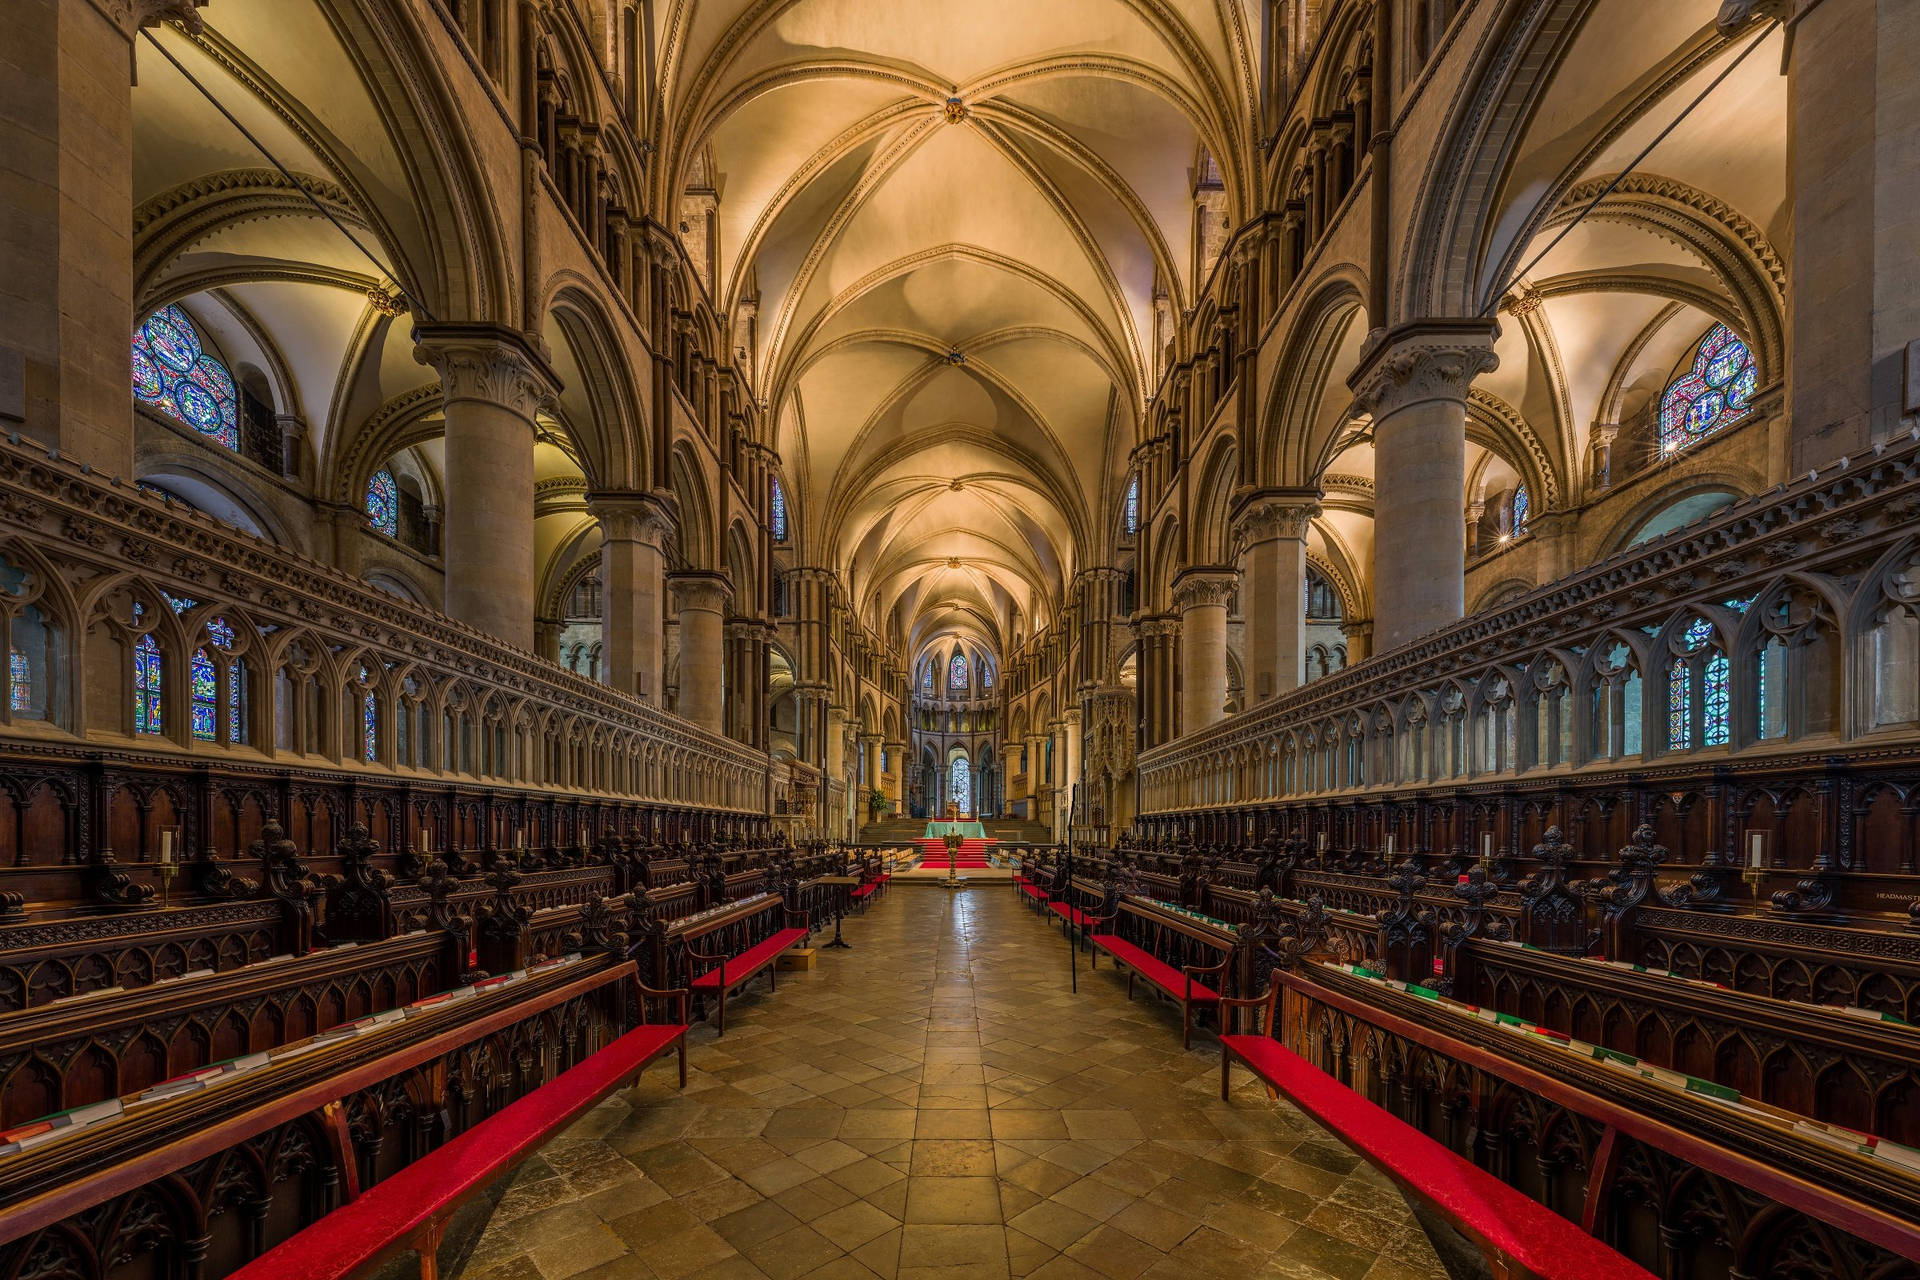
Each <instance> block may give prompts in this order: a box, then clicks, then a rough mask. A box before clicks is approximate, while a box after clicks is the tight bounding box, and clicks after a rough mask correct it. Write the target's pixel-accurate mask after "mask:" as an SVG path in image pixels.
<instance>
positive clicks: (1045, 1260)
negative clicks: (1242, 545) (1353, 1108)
mask: <svg viewBox="0 0 1920 1280" xmlns="http://www.w3.org/2000/svg"><path fill="white" fill-rule="evenodd" d="M846 936H847V940H848V941H849V942H851V943H852V944H853V946H854V950H852V951H822V952H820V953H819V963H818V966H817V967H816V968H815V969H813V970H812V971H810V972H799V973H789V974H782V975H781V976H780V986H779V990H778V991H777V992H776V993H775V994H774V995H773V996H772V997H770V998H769V997H768V996H767V995H766V994H765V988H764V985H759V984H757V985H756V987H755V989H754V992H755V993H754V994H753V995H752V996H751V997H748V998H745V999H742V1000H740V1001H739V1002H738V1003H734V1002H731V1001H730V1002H729V1004H728V1009H727V1015H728V1017H727V1034H726V1036H725V1037H724V1038H719V1037H716V1036H715V1035H714V1033H713V1031H712V1029H711V1028H708V1027H699V1028H696V1029H695V1030H694V1032H693V1033H692V1037H691V1046H692V1047H691V1054H690V1056H691V1066H692V1074H691V1076H690V1077H689V1080H688V1083H687V1088H686V1090H685V1092H681V1091H679V1090H677V1089H675V1088H674V1073H673V1071H672V1069H671V1067H670V1066H669V1065H666V1064H662V1065H658V1066H656V1067H654V1068H653V1069H652V1070H650V1071H649V1072H648V1073H647V1075H646V1077H645V1078H644V1079H643V1080H642V1082H641V1084H640V1086H639V1087H638V1088H637V1089H634V1090H632V1091H630V1092H629V1093H627V1094H624V1095H622V1096H620V1097H618V1098H616V1099H613V1100H611V1101H609V1102H608V1103H606V1104H604V1105H603V1106H601V1107H599V1108H598V1109H596V1110H595V1111H594V1112H593V1113H591V1114H590V1115H589V1116H587V1117H586V1118H585V1119H583V1120H581V1121H580V1122H579V1123H578V1124H576V1125H574V1126H573V1127H572V1128H571V1129H569V1130H568V1131H567V1132H566V1133H565V1134H563V1135H562V1136H561V1137H559V1138H557V1139H556V1140H555V1141H553V1142H552V1143H550V1144H548V1146H547V1147H546V1148H545V1149H544V1150H543V1151H542V1153H541V1154H540V1156H539V1157H537V1158H535V1159H534V1160H532V1161H530V1162H529V1163H528V1164H527V1165H525V1166H523V1167H522V1168H521V1170H520V1171H519V1172H518V1173H517V1174H516V1175H515V1176H514V1179H513V1181H512V1183H511V1185H510V1186H509V1187H507V1188H506V1190H505V1193H504V1195H503V1196H502V1197H501V1199H500V1201H499V1204H498V1206H497V1207H496V1208H495V1209H494V1210H493V1213H492V1217H491V1219H490V1220H489V1221H488V1222H487V1224H486V1226H485V1229H484V1231H483V1232H481V1233H480V1234H479V1237H478V1239H477V1241H476V1242H475V1243H474V1245H473V1247H472V1248H471V1250H470V1252H469V1253H468V1255H467V1256H466V1257H465V1259H464V1260H462V1262H461V1264H460V1265H459V1267H458V1268H457V1274H458V1275H459V1276H461V1277H462V1278H463V1280H650V1278H651V1277H661V1278H663V1280H680V1278H681V1277H696V1278H698V1280H734V1278H736V1277H738V1278H744V1280H755V1278H758V1277H768V1278H770V1280H798V1278H799V1277H814V1278H818V1280H843V1278H857V1280H865V1278H866V1277H872V1276H880V1277H884V1278H886V1280H928V1278H932V1277H941V1278H943V1280H999V1278H1001V1277H1006V1278H1007V1280H1011V1278H1013V1277H1032V1278H1034V1280H1071V1278H1074V1277H1092V1278H1096V1280H1097V1278H1100V1277H1106V1278H1108V1280H1137V1278H1145V1280H1161V1278H1162V1277H1179V1278H1180V1280H1210V1278H1212V1277H1222V1278H1227V1277H1231V1278H1233V1280H1240V1278H1241V1277H1252V1276H1275V1277H1289V1278H1291V1280H1428V1278H1431V1277H1443V1276H1445V1274H1446V1272H1445V1270H1444V1269H1443V1268H1442V1267H1441V1266H1440V1264H1439V1262H1438V1260H1437V1259H1436V1257H1435V1255H1434V1253H1433V1250H1432V1247H1431V1246H1430V1245H1429V1243H1428V1242H1427V1239H1426V1237H1425V1235H1424V1234H1422V1232H1421V1231H1420V1229H1419V1227H1418V1226H1417V1225H1416V1224H1415V1223H1414V1220H1413V1217H1412V1214H1411V1213H1410V1212H1409V1210H1408V1208H1407V1206H1406V1204H1405V1202H1404V1201H1403V1200H1402V1199H1401V1197H1400V1196H1399V1195H1398V1194H1397V1193H1395V1192H1394V1190H1393V1189H1392V1188H1391V1187H1390V1186H1389V1185H1388V1184H1387V1183H1386V1182H1385V1181H1384V1180H1383V1179H1381V1178H1380V1177H1379V1176H1378V1175H1377V1174H1375V1173H1374V1172H1373V1171H1372V1170H1370V1169H1368V1168H1366V1167H1364V1166H1362V1165H1360V1163H1359V1162H1358V1161H1357V1159H1356V1158H1355V1157H1354V1156H1353V1155H1352V1153H1351V1152H1350V1151H1348V1149H1347V1148H1346V1147H1344V1146H1342V1145H1341V1144H1340V1143H1339V1142H1338V1141H1337V1140H1335V1139H1334V1138H1332V1137H1331V1136H1330V1135H1329V1134H1327V1133H1326V1132H1325V1131H1324V1130H1322V1129H1319V1128H1318V1127H1317V1126H1315V1125H1313V1124H1312V1123H1311V1122H1309V1121H1306V1120H1305V1119H1303V1118H1301V1117H1300V1116H1299V1115H1298V1114H1297V1113H1295V1112H1294V1111H1293V1110H1292V1109H1291V1108H1290V1107H1288V1106H1287V1105H1286V1104H1285V1103H1277V1102H1272V1101H1269V1100H1268V1099H1267V1097H1266V1094H1265V1091H1264V1090H1263V1089H1261V1088H1259V1087H1258V1086H1256V1085H1253V1084H1252V1083H1251V1082H1247V1081H1242V1082H1239V1087H1238V1088H1237V1089H1236V1092H1235V1096H1234V1099H1233V1101H1232V1102H1231V1103H1222V1102H1220V1101H1219V1098H1218V1096H1217V1094H1218V1088H1219V1084H1218V1081H1219V1075H1218V1073H1219V1061H1220V1059H1219V1051H1218V1049H1217V1048H1216V1047H1215V1046H1214V1044H1213V1043H1212V1040H1211V1038H1210V1037H1208V1036H1204V1035H1203V1036H1196V1037H1195V1041H1194V1046H1193V1048H1192V1049H1191V1050H1189V1051H1185V1052H1183V1051H1182V1050H1181V1048H1180V1034H1179V1033H1180V1019H1179V1012H1178V1010H1177V1009H1176V1008H1174V1007H1172V1006H1170V1005H1163V1004H1160V1003H1158V1002H1157V1001H1155V1000H1152V999H1148V998H1145V997H1144V996H1143V997H1141V998H1139V999H1136V1000H1134V1001H1132V1002H1131V1003H1130V1002H1129V1001H1128V1000H1127V998H1126V990H1125V983H1124V981H1122V980H1120V979H1118V978H1116V977H1115V976H1114V974H1113V973H1112V971H1111V970H1109V969H1107V968H1106V967H1104V966H1103V967H1102V968H1101V970H1100V971H1099V972H1097V973H1090V972H1088V971H1087V969H1086V961H1085V958H1084V956H1083V957H1081V958H1080V960H1079V962H1078V963H1079V965H1080V970H1079V975H1078V977H1079V992H1078V994H1077V995H1076V994H1074V993H1073V992H1072V990H1070V985H1071V975H1070V974H1069V972H1068V961H1069V956H1070V952H1069V950H1068V948H1067V944H1066V942H1065V941H1064V940H1063V939H1062V937H1061V935H1060V933H1059V932H1058V930H1055V929H1052V928H1051V927H1050V926H1049V925H1048V924H1046V923H1044V922H1043V921H1042V920H1041V919H1040V918H1039V917H1037V916H1036V915H1034V914H1033V913H1032V912H1031V911H1029V910H1028V909H1026V908H1025V907H1023V906H1022V905H1021V904H1020V903H1019V902H1018V901H1017V900H1016V899H1015V898H1014V896H1013V894H1012V893H1010V892H1008V891H1006V890H1005V889H999V888H976V889H970V890H964V891H959V892H953V891H949V890H944V889H934V888H924V887H901V888H895V889H894V890H893V891H891V892H890V893H888V894H887V895H885V896H883V897H882V898H881V899H880V900H879V901H878V902H877V903H876V904H875V905H874V906H873V908H872V909H871V910H870V911H869V912H868V914H867V915H865V916H864V917H860V918H858V919H854V920H850V921H848V922H847V926H846Z"/></svg>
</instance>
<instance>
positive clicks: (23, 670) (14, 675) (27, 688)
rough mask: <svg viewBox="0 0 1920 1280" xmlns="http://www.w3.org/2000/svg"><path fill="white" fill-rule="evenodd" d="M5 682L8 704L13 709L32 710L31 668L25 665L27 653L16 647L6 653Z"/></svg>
mask: <svg viewBox="0 0 1920 1280" xmlns="http://www.w3.org/2000/svg"><path fill="white" fill-rule="evenodd" d="M7 682H8V686H9V689H10V693H9V695H8V698H9V705H10V706H11V707H12V708H13V709H14V710H15V711H31V710H33V670H32V668H30V667H29V666H28V665H27V655H26V654H24V653H22V652H20V651H19V650H18V649H14V650H11V651H9V653H8V654H7Z"/></svg>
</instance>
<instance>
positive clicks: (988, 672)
mask: <svg viewBox="0 0 1920 1280" xmlns="http://www.w3.org/2000/svg"><path fill="white" fill-rule="evenodd" d="M980 687H981V688H982V689H991V688H993V668H992V667H990V666H988V665H987V664H986V663H984V662H983V663H981V664H980Z"/></svg>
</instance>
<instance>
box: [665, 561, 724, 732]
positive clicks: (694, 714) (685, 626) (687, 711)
mask: <svg viewBox="0 0 1920 1280" xmlns="http://www.w3.org/2000/svg"><path fill="white" fill-rule="evenodd" d="M667 582H668V585H669V586H671V587H672V589H673V597H674V603H675V604H676V605H677V606H678V607H679V611H680V715H681V716H682V717H683V718H685V719H687V720H691V721H693V723H695V724H697V725H699V726H700V727H701V728H703V729H706V730H708V731H710V732H713V733H719V732H721V730H722V727H723V726H722V721H721V717H722V712H723V710H724V709H725V706H726V702H725V695H726V675H725V671H724V668H725V649H724V644H723V639H722V637H723V632H722V626H723V622H724V618H725V615H726V609H727V601H728V600H729V599H730V598H732V595H733V588H732V587H730V586H728V585H727V580H726V577H725V576H724V575H722V574H718V573H708V572H706V571H704V570H696V571H693V572H689V573H676V574H673V575H672V576H670V577H669V578H668V579H667Z"/></svg>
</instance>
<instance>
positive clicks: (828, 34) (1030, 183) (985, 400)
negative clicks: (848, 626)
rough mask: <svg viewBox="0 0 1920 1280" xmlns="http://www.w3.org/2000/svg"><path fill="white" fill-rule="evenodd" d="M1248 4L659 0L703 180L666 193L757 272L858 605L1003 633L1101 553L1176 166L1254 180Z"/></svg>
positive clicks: (1169, 285)
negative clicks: (707, 219)
mask: <svg viewBox="0 0 1920 1280" xmlns="http://www.w3.org/2000/svg"><path fill="white" fill-rule="evenodd" d="M1246 21H1247V17H1246V15H1245V14H1244V13H1242V12H1241V11H1240V9H1239V7H1238V5H1237V3H1233V2H1231V0H1218V2H1216V0H1058V2H1050V3H1047V4H1040V5H1036V4H1034V3H1032V2H1031V0H975V2H972V3H968V4H950V5H936V4H926V3H913V4H901V3H899V2H898V0H758V2H754V3H749V2H747V0H684V2H683V3H681V4H679V5H677V6H673V7H672V11H671V12H670V13H669V14H667V15H666V16H665V18H664V20H663V22H664V27H665V29H664V30H662V31H661V32H659V33H657V38H658V39H659V41H660V48H661V49H662V50H663V51H664V55H663V57H662V88H663V91H664V96H665V98H666V102H667V107H666V109H665V111H664V112H663V117H664V119H665V120H666V121H669V122H671V124H670V125H668V126H663V128H666V129H668V130H669V132H668V136H666V137H663V138H662V139H661V150H662V153H663V154H664V155H665V157H666V159H667V164H666V165H664V166H663V167H662V169H661V170H660V171H659V172H660V173H661V175H662V179H663V180H665V181H671V182H673V183H675V184H676V185H675V186H674V187H672V188H670V190H673V191H676V192H678V191H683V190H688V189H692V190H694V191H695V192H710V193H711V194H710V195H706V196H704V197H698V198H696V201H695V203H694V207H693V209H692V211H690V212H688V213H685V214H683V220H685V218H687V217H698V216H699V215H698V210H699V208H701V207H703V206H701V205H700V204H699V200H700V199H705V200H709V201H715V202H717V204H716V205H715V206H714V207H715V208H716V214H715V223H714V226H715V230H716V233H717V234H716V240H717V243H716V244H715V246H714V251H713V252H712V253H711V255H710V257H709V264H708V270H709V280H708V286H709V288H710V290H711V292H712V296H713V301H714V303H715V305H716V306H717V307H718V308H719V309H720V310H722V311H723V312H727V313H730V314H734V315H738V314H740V312H739V310H738V307H739V304H740V303H742V302H751V303H754V304H756V305H755V306H754V307H753V308H752V310H753V312H754V315H755V331H756V341H755V342H754V344H753V346H754V350H753V353H752V354H753V363H754V368H753V378H754V384H755V389H756V393H757V395H758V396H759V398H760V399H761V401H762V402H763V404H764V405H765V406H766V407H767V410H768V413H769V419H770V421H771V423H772V424H773V430H774V432H775V433H776V438H775V440H774V442H773V443H774V444H775V447H776V448H778V449H779V451H780V453H781V455H782V457H783V459H784V461H785V464H786V469H787V477H788V484H789V487H790V489H791V490H792V491H793V492H794V493H795V494H796V495H797V496H798V498H799V501H798V502H797V503H796V506H797V507H798V509H799V510H800V511H801V512H802V513H803V515H804V518H803V521H802V524H801V527H800V530H799V534H800V537H801V540H802V544H803V552H804V554H805V555H806V556H807V557H809V558H811V559H813V560H814V561H815V562H817V563H828V564H832V565H833V566H835V567H836V568H838V569H839V570H840V571H841V573H842V575H843V577H844V578H845V580H846V581H847V583H848V584H849V588H850V590H851V592H852V594H853V596H854V598H855V601H856V604H857V607H858V609H859V610H860V613H861V615H862V618H863V620H865V621H866V622H868V623H869V625H873V626H875V627H876V629H885V630H887V631H890V632H891V633H893V634H895V635H898V636H900V637H901V638H902V639H903V640H905V641H906V642H907V644H908V646H909V648H914V649H917V648H918V647H919V645H920V644H921V643H922V642H923V641H925V640H928V639H931V638H932V637H934V636H935V635H939V634H945V633H948V632H957V633H962V634H971V635H973V636H975V637H976V638H978V639H982V640H984V641H985V642H986V643H988V644H990V645H992V646H993V647H994V648H996V649H999V650H1000V651H1002V652H1004V648H1005V646H1006V645H1007V644H1008V643H1009V642H1010V640H1011V638H1012V636H1011V634H1010V632H1011V630H1012V628H1013V627H1014V626H1016V625H1017V626H1019V627H1020V629H1021V630H1022V631H1023V632H1024V633H1025V634H1031V633H1032V632H1033V631H1034V630H1035V629H1036V628H1037V627H1038V626H1041V625H1044V624H1045V623H1046V622H1047V621H1048V620H1049V618H1048V613H1049V610H1050V609H1051V608H1052V606H1053V604H1054V602H1055V601H1057V600H1058V599H1059V598H1060V596H1061V594H1062V590H1063V588H1064V587H1065V585H1066V584H1067V582H1068V581H1069V580H1070V579H1071V577H1072V575H1073V574H1074V572H1075V571H1076V570H1077V569H1078V568H1079V567H1081V566H1082V565H1083V564H1085V563H1087V562H1089V561H1090V560H1091V559H1093V558H1094V557H1096V556H1098V555H1099V553H1100V546H1101V542H1102V539H1103V537H1104V536H1105V531H1104V527H1103V518H1104V515H1103V513H1107V512H1111V511H1112V510H1113V509H1114V494H1115V493H1116V492H1117V490H1118V487H1119V486H1120V485H1121V484H1122V483H1124V476H1125V472H1126V467H1127V455H1128V452H1129V450H1130V449H1131V448H1132V447H1133V444H1134V442H1135V438H1136V437H1135V431H1136V426H1137V423H1138V421H1139V418H1140V414H1141V412H1142V409H1143V406H1144V405H1145V403H1146V400H1147V397H1148V396H1149V395H1150V394H1151V392H1152V390H1153V382H1154V379H1155V378H1156V376H1157V374H1158V372H1159V368H1160V360H1159V358H1158V357H1157V355H1156V353H1155V352H1154V350H1153V348H1154V345H1155V342H1154V333H1155V299H1156V294H1158V295H1161V296H1162V297H1163V298H1164V301H1163V303H1162V306H1163V307H1165V308H1168V309H1170V312H1169V313H1170V314H1178V312H1179V311H1180V310H1181V309H1182V308H1184V307H1185V306H1187V305H1189V302H1190V300H1191V298H1192V297H1193V295H1194V292H1195V288H1196V282H1195V280H1194V279H1193V276H1194V272H1195V269H1196V255H1195V253H1194V245H1193V237H1194V217H1193V208H1194V189H1195V186H1196V181H1197V180H1199V179H1202V178H1207V179H1209V180H1211V181H1214V182H1217V184H1218V185H1219V186H1220V187H1221V188H1222V190H1223V192H1224V193H1225V195H1226V198H1227V199H1228V200H1230V201H1231V200H1237V199H1238V192H1239V191H1240V190H1241V189H1242V188H1243V187H1244V186H1245V185H1246V183H1245V179H1244V172H1243V170H1242V168H1241V167H1240V164H1241V163H1242V161H1243V160H1244V154H1245V148H1244V144H1243V141H1242V140H1243V139H1244V138H1245V137H1246V136H1247V133H1248V126H1247V125H1246V123H1245V121H1246V120H1247V118H1248V117H1249V113H1250V108H1249V106H1248V103H1249V101H1250V98H1251V75H1250V73H1249V70H1248V67H1249V59H1248V54H1247V51H1246V49H1245V38H1244V36H1243V34H1242V32H1243V24H1245V22H1246ZM1215 166H1217V167H1218V170H1219V173H1218V175H1217V177H1214V176H1212V175H1211V173H1210V172H1209V173H1203V172H1202V170H1203V169H1204V170H1209V171H1210V170H1211V169H1212V168H1214V167H1215ZM687 209H688V206H685V205H683V210H687ZM1163 325H1164V322H1163ZM1016 619H1019V620H1022V621H1020V622H1016V621H1015V620H1016ZM889 624H891V625H889Z"/></svg>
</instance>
